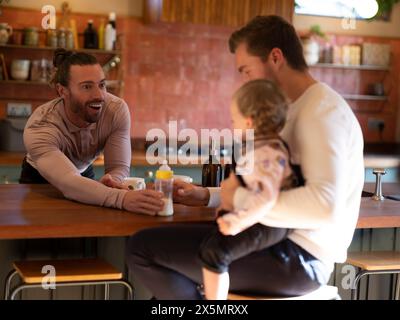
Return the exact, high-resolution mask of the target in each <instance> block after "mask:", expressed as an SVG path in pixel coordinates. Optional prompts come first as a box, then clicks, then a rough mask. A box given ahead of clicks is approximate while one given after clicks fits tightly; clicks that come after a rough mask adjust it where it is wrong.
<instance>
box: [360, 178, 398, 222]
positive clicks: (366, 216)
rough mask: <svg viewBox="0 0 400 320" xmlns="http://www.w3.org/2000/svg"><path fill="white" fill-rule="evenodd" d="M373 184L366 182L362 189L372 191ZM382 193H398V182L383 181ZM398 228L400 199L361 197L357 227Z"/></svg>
mask: <svg viewBox="0 0 400 320" xmlns="http://www.w3.org/2000/svg"><path fill="white" fill-rule="evenodd" d="M374 188H375V184H374V183H366V184H365V187H364V190H365V191H368V192H374ZM382 192H383V195H399V196H400V184H399V183H383V185H382ZM395 227H396V228H398V227H400V201H394V200H389V199H385V200H384V201H374V200H372V199H371V198H370V197H363V198H361V208H360V217H359V219H358V222H357V228H360V229H362V228H395Z"/></svg>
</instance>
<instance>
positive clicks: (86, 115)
mask: <svg viewBox="0 0 400 320" xmlns="http://www.w3.org/2000/svg"><path fill="white" fill-rule="evenodd" d="M70 104H71V110H72V112H73V113H75V114H76V115H78V116H79V117H80V118H81V119H82V120H84V121H85V122H87V123H96V122H97V121H99V119H100V114H101V110H100V112H98V113H95V114H91V113H90V112H89V108H90V106H89V105H90V104H101V105H102V107H103V106H104V100H98V99H97V100H91V101H87V102H86V103H84V104H83V103H81V102H79V101H78V100H76V99H74V98H72V97H71V102H70Z"/></svg>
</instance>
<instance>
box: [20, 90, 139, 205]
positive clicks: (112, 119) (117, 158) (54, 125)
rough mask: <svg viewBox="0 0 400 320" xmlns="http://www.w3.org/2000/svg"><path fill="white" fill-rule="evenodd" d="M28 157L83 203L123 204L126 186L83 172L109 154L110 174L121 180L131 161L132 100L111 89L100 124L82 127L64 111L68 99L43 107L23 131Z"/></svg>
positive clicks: (51, 180) (67, 194) (106, 159)
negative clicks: (116, 186) (117, 186)
mask: <svg viewBox="0 0 400 320" xmlns="http://www.w3.org/2000/svg"><path fill="white" fill-rule="evenodd" d="M24 143H25V147H26V150H27V161H28V163H29V164H30V165H32V166H33V167H34V168H35V169H36V170H38V171H39V173H40V174H41V175H42V176H43V177H44V178H45V179H46V180H47V181H48V182H49V183H50V184H52V185H53V186H55V187H56V188H57V189H58V190H60V191H61V192H62V193H63V195H64V196H65V197H66V198H68V199H71V200H75V201H78V202H82V203H86V204H92V205H99V206H105V207H113V208H119V209H122V204H123V199H124V196H125V194H126V192H127V191H125V190H119V189H113V188H109V187H106V186H105V185H103V184H102V183H100V182H98V181H94V180H91V179H88V178H85V177H82V176H81V173H82V172H84V171H85V170H86V169H87V168H88V167H89V166H90V165H91V164H92V163H93V162H94V160H95V159H96V158H97V157H98V156H99V155H100V153H101V152H103V153H104V164H105V173H109V174H111V176H112V177H113V178H114V179H116V180H118V181H122V180H123V179H124V178H125V177H127V176H129V170H130V163H131V154H132V153H131V143H130V114H129V109H128V106H127V104H126V103H125V102H124V101H123V100H122V99H120V98H118V97H116V96H113V95H112V94H109V93H107V95H106V98H105V104H104V106H103V109H102V110H101V114H100V118H99V120H98V122H97V123H92V124H90V125H89V126H88V127H86V128H79V127H77V126H75V125H74V124H73V123H71V122H70V121H69V120H68V118H67V116H66V113H65V107H64V102H63V99H61V98H57V99H55V100H52V101H50V102H47V103H45V104H44V105H42V106H40V107H38V108H37V109H36V110H35V111H34V112H33V114H32V115H31V117H30V118H29V120H28V122H27V124H26V127H25V130H24Z"/></svg>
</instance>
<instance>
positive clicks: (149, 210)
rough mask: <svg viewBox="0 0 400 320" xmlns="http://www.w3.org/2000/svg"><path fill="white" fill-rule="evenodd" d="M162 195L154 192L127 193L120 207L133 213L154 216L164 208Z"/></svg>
mask: <svg viewBox="0 0 400 320" xmlns="http://www.w3.org/2000/svg"><path fill="white" fill-rule="evenodd" d="M162 197H163V194H162V193H161V192H157V191H154V190H138V191H128V192H127V193H126V195H125V197H124V202H123V204H122V207H123V208H124V209H125V210H127V211H131V212H134V213H143V214H147V215H150V216H155V215H157V213H158V212H159V211H161V210H162V208H163V207H164V202H163V201H162V200H161V198H162Z"/></svg>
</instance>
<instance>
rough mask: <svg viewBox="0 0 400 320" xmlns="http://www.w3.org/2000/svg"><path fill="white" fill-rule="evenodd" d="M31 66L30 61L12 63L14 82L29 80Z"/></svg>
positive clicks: (18, 60) (16, 60)
mask: <svg viewBox="0 0 400 320" xmlns="http://www.w3.org/2000/svg"><path fill="white" fill-rule="evenodd" d="M30 64H31V62H30V60H23V59H21V60H20V59H15V60H13V61H12V62H11V77H12V78H13V79H14V80H27V79H28V78H29V67H30Z"/></svg>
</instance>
